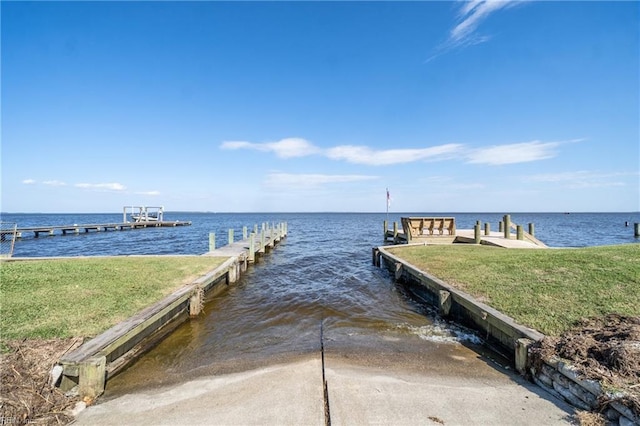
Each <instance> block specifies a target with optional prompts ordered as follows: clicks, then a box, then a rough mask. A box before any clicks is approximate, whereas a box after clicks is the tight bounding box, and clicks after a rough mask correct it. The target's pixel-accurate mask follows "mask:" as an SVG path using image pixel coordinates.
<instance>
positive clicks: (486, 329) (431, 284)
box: [373, 246, 544, 372]
mask: <svg viewBox="0 0 640 426" xmlns="http://www.w3.org/2000/svg"><path fill="white" fill-rule="evenodd" d="M403 247H406V246H403ZM373 262H374V264H376V265H377V266H382V267H385V268H387V269H388V270H389V271H390V272H391V273H392V274H394V276H395V279H396V280H399V281H403V282H404V283H406V284H407V285H408V287H409V289H410V290H411V291H413V292H414V294H416V296H418V297H419V298H421V299H423V300H424V301H425V302H428V303H430V304H432V305H435V306H437V307H438V308H439V312H440V314H441V315H442V316H443V317H446V318H451V319H453V320H455V321H457V322H459V323H462V324H464V325H467V326H470V327H472V328H474V329H476V330H480V331H481V335H482V336H483V337H484V338H485V340H486V341H487V342H488V343H491V344H494V346H498V349H499V350H501V351H502V352H507V354H508V355H510V356H511V357H512V358H516V356H515V355H516V353H517V352H519V351H520V352H521V346H522V345H525V344H527V340H528V341H529V342H534V341H538V340H541V339H542V338H543V337H544V335H543V334H542V333H540V332H538V331H536V330H533V329H531V328H528V327H525V326H523V325H520V324H517V323H516V322H515V321H514V320H513V319H512V318H510V317H508V316H506V315H504V314H503V313H501V312H499V311H497V310H495V309H494V308H492V307H490V306H488V305H485V304H484V303H481V302H478V301H477V300H475V299H474V298H473V297H472V296H470V295H468V294H467V293H465V292H463V291H460V290H458V289H456V288H454V287H452V286H450V285H449V284H447V283H446V282H444V281H442V280H440V279H438V278H436V277H434V276H432V275H430V274H428V273H426V272H424V271H421V270H420V269H418V268H417V267H415V266H413V265H411V264H410V263H408V262H406V261H404V260H402V259H400V258H399V257H396V256H394V255H393V254H391V253H389V252H388V251H387V250H385V249H384V248H383V247H377V248H374V249H373ZM521 339H525V340H522V341H520V340H521ZM524 354H525V355H526V351H524ZM519 362H520V360H519V359H518V363H519ZM522 362H524V360H522ZM518 363H517V364H516V367H518V368H519V370H521V371H523V372H524V371H525V367H524V364H523V365H519V364H518Z"/></svg>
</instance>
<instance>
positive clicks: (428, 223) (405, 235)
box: [384, 215, 547, 248]
mask: <svg viewBox="0 0 640 426" xmlns="http://www.w3.org/2000/svg"><path fill="white" fill-rule="evenodd" d="M510 221H511V218H510V216H509V215H505V216H504V220H503V222H501V223H500V224H499V227H500V231H499V232H496V231H491V230H490V229H489V224H485V227H484V230H482V229H481V224H480V223H479V222H478V223H477V224H476V228H474V229H456V226H455V218H417V217H414V218H402V228H398V224H397V222H394V223H393V228H392V229H388V224H387V221H385V222H384V242H385V243H392V244H407V243H410V244H414V243H417V244H425V245H436V244H483V245H491V246H495V247H503V248H547V245H546V244H544V243H543V242H542V241H540V240H538V239H537V238H536V237H535V236H534V235H533V229H534V227H533V224H529V231H530V232H525V231H524V230H523V229H522V227H521V226H517V225H514V224H512V223H511V222H510ZM434 224H439V225H438V226H435V227H434ZM505 227H506V228H507V229H509V232H507V233H505V232H504V229H505Z"/></svg>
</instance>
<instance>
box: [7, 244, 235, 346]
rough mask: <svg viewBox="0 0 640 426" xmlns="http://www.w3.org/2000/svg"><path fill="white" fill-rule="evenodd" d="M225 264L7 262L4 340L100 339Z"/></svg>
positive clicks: (191, 259)
mask: <svg viewBox="0 0 640 426" xmlns="http://www.w3.org/2000/svg"><path fill="white" fill-rule="evenodd" d="M225 260H226V259H225V258H214V257H203V256H180V257H177V256H176V257H164V256H163V257H107V258H79V259H51V260H29V261H12V262H2V263H1V264H0V308H1V311H0V336H1V337H2V339H21V338H42V339H48V338H58V337H59V338H64V337H73V336H82V337H92V336H95V335H96V334H99V333H101V332H103V331H105V330H107V329H108V328H110V327H112V326H113V325H115V324H117V323H118V322H120V321H122V320H124V319H126V318H128V317H130V316H132V315H134V314H135V313H136V312H138V311H140V310H141V309H143V308H145V307H147V306H149V305H151V304H153V303H155V302H158V301H159V300H161V299H162V298H163V297H165V296H167V295H169V294H171V293H172V292H173V291H175V290H176V289H178V288H179V287H180V286H182V285H185V284H189V283H191V282H193V281H194V280H195V279H196V278H198V277H199V276H201V275H203V274H205V273H206V272H208V271H210V270H212V269H214V268H216V267H217V266H219V265H220V264H222V263H223V262H224V261H225Z"/></svg>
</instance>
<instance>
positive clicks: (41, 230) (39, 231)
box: [0, 221, 191, 241]
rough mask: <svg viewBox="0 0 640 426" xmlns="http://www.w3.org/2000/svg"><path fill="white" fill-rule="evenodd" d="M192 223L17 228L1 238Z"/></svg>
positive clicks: (7, 231)
mask: <svg viewBox="0 0 640 426" xmlns="http://www.w3.org/2000/svg"><path fill="white" fill-rule="evenodd" d="M188 225H191V222H183V221H146V222H123V223H100V224H95V223H92V224H84V225H78V224H73V225H50V226H34V227H26V228H17V229H16V230H15V231H14V230H2V231H0V238H2V240H3V241H4V240H6V239H9V238H12V236H13V234H14V232H15V238H23V236H25V235H27V234H31V233H33V237H34V238H39V237H40V235H46V236H49V237H52V236H54V235H67V234H80V233H89V232H103V231H105V232H106V231H125V230H129V229H142V228H151V227H154V228H158V227H162V228H166V227H175V226H188Z"/></svg>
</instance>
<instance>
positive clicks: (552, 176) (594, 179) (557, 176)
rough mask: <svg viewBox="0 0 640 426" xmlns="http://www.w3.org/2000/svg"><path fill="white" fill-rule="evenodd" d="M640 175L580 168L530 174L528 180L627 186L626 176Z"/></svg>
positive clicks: (569, 185) (586, 186)
mask: <svg viewBox="0 0 640 426" xmlns="http://www.w3.org/2000/svg"><path fill="white" fill-rule="evenodd" d="M631 176H640V173H639V172H612V173H602V172H592V171H587V170H579V171H575V172H561V173H545V174H539V175H533V176H528V177H526V178H525V181H527V182H543V183H545V182H546V183H552V184H559V185H561V186H563V187H564V188H568V189H589V188H608V187H620V186H626V185H627V184H626V183H625V182H624V179H625V178H628V177H631Z"/></svg>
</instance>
